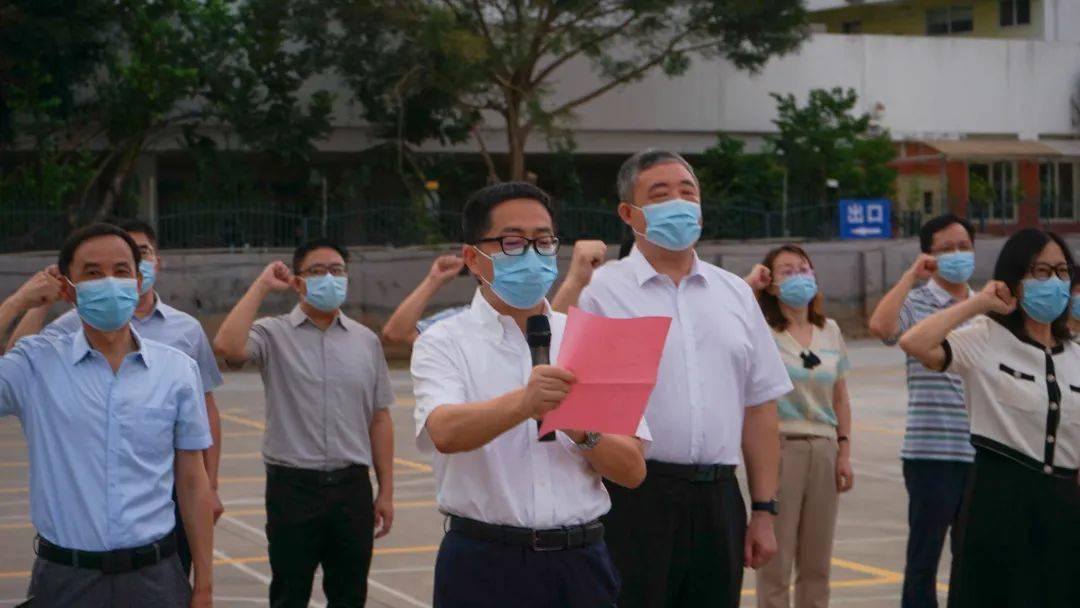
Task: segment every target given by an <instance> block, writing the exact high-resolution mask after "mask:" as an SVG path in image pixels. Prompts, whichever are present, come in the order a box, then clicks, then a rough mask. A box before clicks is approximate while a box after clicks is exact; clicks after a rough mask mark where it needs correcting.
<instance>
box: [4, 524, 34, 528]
mask: <svg viewBox="0 0 1080 608" xmlns="http://www.w3.org/2000/svg"><path fill="white" fill-rule="evenodd" d="M33 527H34V524H29V523H22V524H0V530H22V529H24V528H33Z"/></svg>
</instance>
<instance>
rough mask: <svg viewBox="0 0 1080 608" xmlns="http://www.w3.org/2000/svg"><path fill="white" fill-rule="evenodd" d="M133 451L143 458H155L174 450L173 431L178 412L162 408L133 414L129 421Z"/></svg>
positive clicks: (148, 409)
mask: <svg viewBox="0 0 1080 608" xmlns="http://www.w3.org/2000/svg"><path fill="white" fill-rule="evenodd" d="M128 425H129V429H128V432H129V436H130V439H131V447H132V449H133V450H134V451H135V452H136V453H137V454H140V455H143V456H154V455H159V454H163V453H168V452H171V451H172V450H173V447H174V441H173V429H174V428H175V426H176V411H175V410H173V409H169V408H161V407H143V408H138V409H136V410H135V411H134V412H132V414H131V416H130V417H129V420H128Z"/></svg>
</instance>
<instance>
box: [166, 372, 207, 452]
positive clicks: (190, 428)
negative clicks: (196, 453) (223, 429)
mask: <svg viewBox="0 0 1080 608" xmlns="http://www.w3.org/2000/svg"><path fill="white" fill-rule="evenodd" d="M185 359H187V358H186V357H185ZM176 373H177V375H178V376H179V377H178V378H177V380H176V383H175V385H174V390H175V395H174V398H175V400H176V423H175V425H174V426H173V447H175V448H176V449H178V450H205V449H207V448H209V447H210V446H212V445H213V444H214V441H213V439H212V438H211V437H210V422H209V420H208V419H207V416H206V398H205V396H204V391H203V389H202V380H201V379H200V378H199V366H198V364H196V363H195V361H193V360H191V359H188V360H187V361H185V362H184V363H182V364H179V365H178V366H177V372H176Z"/></svg>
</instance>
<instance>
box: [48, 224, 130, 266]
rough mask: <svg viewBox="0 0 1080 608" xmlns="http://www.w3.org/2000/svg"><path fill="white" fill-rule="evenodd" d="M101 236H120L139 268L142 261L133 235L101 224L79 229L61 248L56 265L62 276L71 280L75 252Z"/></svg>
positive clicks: (113, 226)
mask: <svg viewBox="0 0 1080 608" xmlns="http://www.w3.org/2000/svg"><path fill="white" fill-rule="evenodd" d="M99 236H118V237H120V238H122V239H124V242H125V243H127V246H128V247H129V248H130V249H131V256H132V258H134V260H135V268H138V267H139V261H140V260H141V256H140V255H139V246H138V245H136V244H135V240H134V239H132V238H131V235H130V234H128V233H127V232H125V231H124V230H123V229H122V228H120V227H119V226H116V225H114V224H106V223H105V222H99V223H96V224H90V225H89V226H85V227H83V228H79V229H78V230H76V231H75V232H72V233H71V236H69V237H68V238H67V240H66V241H64V246H63V247H61V248H60V257H59V259H58V260H57V262H56V265H57V266H59V267H60V274H62V275H64V276H65V277H69V278H70V276H71V275H69V274H68V271H69V270H71V261H72V260H73V259H75V250H76V249H78V248H79V246H80V245H82V244H83V243H85V242H86V241H89V240H90V239H94V238H97V237H99Z"/></svg>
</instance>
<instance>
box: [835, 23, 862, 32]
mask: <svg viewBox="0 0 1080 608" xmlns="http://www.w3.org/2000/svg"><path fill="white" fill-rule="evenodd" d="M840 31H841V32H842V33H844V34H861V33H862V21H845V22H843V23H841V24H840Z"/></svg>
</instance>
